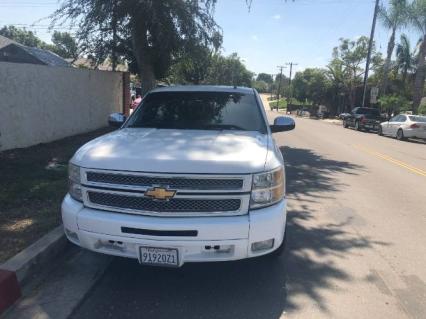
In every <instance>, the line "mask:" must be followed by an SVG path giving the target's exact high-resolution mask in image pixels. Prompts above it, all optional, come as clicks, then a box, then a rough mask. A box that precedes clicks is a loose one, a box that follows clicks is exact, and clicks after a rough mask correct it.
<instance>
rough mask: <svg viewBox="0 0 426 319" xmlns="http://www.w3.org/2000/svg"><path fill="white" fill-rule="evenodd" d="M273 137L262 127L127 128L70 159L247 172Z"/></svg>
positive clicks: (256, 166) (108, 165)
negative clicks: (258, 129) (246, 129)
mask: <svg viewBox="0 0 426 319" xmlns="http://www.w3.org/2000/svg"><path fill="white" fill-rule="evenodd" d="M269 139H270V137H269V136H268V135H265V134H261V133H258V132H242V131H230V130H224V131H203V130H169V129H155V128H125V129H121V130H117V131H114V132H112V133H109V134H107V135H104V136H101V137H98V138H96V139H94V140H93V141H90V142H89V143H87V144H85V145H83V146H82V147H81V148H80V149H79V150H78V151H77V152H76V154H75V155H74V157H73V158H72V159H71V162H72V163H74V164H76V165H79V166H82V167H86V168H96V169H109V170H121V171H139V172H157V173H220V174H246V173H254V172H260V171H263V170H264V167H265V161H266V158H267V154H268V145H269V146H270V144H271V143H270V141H269Z"/></svg>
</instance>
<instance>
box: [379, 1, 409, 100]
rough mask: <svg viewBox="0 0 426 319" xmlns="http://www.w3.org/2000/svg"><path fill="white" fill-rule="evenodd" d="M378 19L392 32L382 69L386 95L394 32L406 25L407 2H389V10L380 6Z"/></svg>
mask: <svg viewBox="0 0 426 319" xmlns="http://www.w3.org/2000/svg"><path fill="white" fill-rule="evenodd" d="M379 18H380V20H381V21H382V24H383V25H384V26H385V27H386V28H387V29H389V30H391V31H392V33H391V36H390V38H389V42H388V48H387V56H386V61H385V65H384V68H383V83H382V92H383V95H385V94H386V89H387V86H388V78H389V69H390V65H391V58H392V54H393V50H394V48H395V35H396V31H397V30H398V29H399V28H400V27H402V26H403V25H404V24H405V23H406V18H407V1H406V0H391V1H390V6H389V8H386V7H385V6H384V5H381V6H380V8H379Z"/></svg>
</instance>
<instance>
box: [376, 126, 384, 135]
mask: <svg viewBox="0 0 426 319" xmlns="http://www.w3.org/2000/svg"><path fill="white" fill-rule="evenodd" d="M377 134H379V135H380V136H383V128H382V126H381V125H379V129H378V130H377Z"/></svg>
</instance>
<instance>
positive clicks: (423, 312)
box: [73, 112, 426, 319]
mask: <svg viewBox="0 0 426 319" xmlns="http://www.w3.org/2000/svg"><path fill="white" fill-rule="evenodd" d="M268 113H269V116H270V118H271V119H272V118H273V117H275V116H276V113H275V112H268ZM276 140H277V142H278V143H279V145H280V147H281V149H282V151H283V153H284V157H285V160H286V169H287V193H288V198H289V210H288V228H287V231H288V235H287V240H288V246H287V251H286V253H285V255H284V256H283V257H282V258H281V259H279V260H273V259H270V258H261V259H253V260H247V261H241V262H230V263H214V264H188V265H185V266H184V267H183V268H180V269H164V268H149V267H141V266H139V265H138V263H137V262H136V261H135V260H128V259H120V258H116V259H114V260H113V262H112V263H111V265H110V266H109V268H108V270H107V271H106V273H105V275H104V276H103V278H102V279H101V280H100V282H99V283H98V284H97V286H96V287H94V288H93V289H92V291H91V292H90V293H89V295H88V297H87V298H86V299H85V301H84V302H83V303H82V304H81V305H80V307H79V308H78V309H77V311H76V312H75V313H74V315H73V318H75V319H76V318H186V319H190V318H206V319H208V318H244V319H247V318H268V319H269V318H271V319H273V318H281V317H283V318H284V317H285V318H425V317H426V248H425V245H426V144H421V143H414V142H399V141H396V140H394V139H390V138H385V137H379V136H377V135H375V134H368V133H361V132H356V131H354V130H350V129H343V128H342V127H341V126H337V125H334V124H330V123H326V122H324V121H315V120H310V119H296V130H295V131H292V132H286V133H279V134H277V135H276Z"/></svg>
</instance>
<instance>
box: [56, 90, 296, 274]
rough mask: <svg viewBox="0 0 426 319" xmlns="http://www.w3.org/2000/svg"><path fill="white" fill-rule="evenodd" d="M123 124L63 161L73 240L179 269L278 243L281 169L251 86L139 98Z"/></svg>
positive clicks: (280, 123)
mask: <svg viewBox="0 0 426 319" xmlns="http://www.w3.org/2000/svg"><path fill="white" fill-rule="evenodd" d="M110 123H111V124H113V125H119V126H120V128H119V129H117V130H115V131H113V132H111V133H109V134H106V135H104V136H101V137H98V138H96V139H94V140H92V141H90V142H88V143H87V144H85V145H83V146H82V147H81V148H80V149H79V150H78V151H77V152H76V153H75V155H74V156H73V157H72V159H71V160H70V163H69V182H70V188H69V193H68V194H67V195H66V196H65V198H64V200H63V203H62V219H63V224H64V229H65V234H66V236H67V238H68V239H69V240H70V241H71V242H73V243H74V244H76V245H79V246H81V247H83V248H86V249H90V250H92V251H95V252H100V253H104V254H109V255H115V256H122V257H130V258H135V259H137V260H138V261H139V262H140V263H141V264H147V265H160V266H175V267H177V266H182V265H183V264H184V263H187V262H206V261H225V260H237V259H244V258H250V257H256V256H261V255H265V254H269V253H272V252H274V251H275V252H277V251H278V252H279V251H282V249H283V247H284V238H285V225H286V204H287V200H286V197H285V167H284V160H283V157H282V154H281V152H280V150H279V148H278V147H277V145H276V144H275V141H274V139H273V138H272V133H275V132H282V131H288V130H291V129H294V127H295V123H294V121H293V119H292V118H290V117H277V118H276V119H275V120H274V124H272V125H269V123H268V121H267V118H266V114H265V110H264V107H263V105H262V101H261V99H260V97H259V95H258V93H257V92H256V91H255V90H253V89H250V88H239V87H219V86H173V87H164V88H158V89H155V90H153V91H151V92H149V93H148V94H147V95H145V96H144V98H143V100H142V102H141V104H140V106H139V107H138V108H137V109H136V111H135V112H133V113H132V115H131V116H130V117H129V118H127V119H125V117H124V116H123V115H120V114H114V115H112V116H111V117H110Z"/></svg>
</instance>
